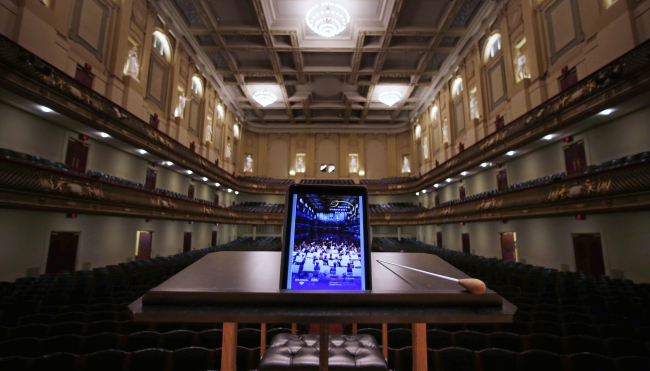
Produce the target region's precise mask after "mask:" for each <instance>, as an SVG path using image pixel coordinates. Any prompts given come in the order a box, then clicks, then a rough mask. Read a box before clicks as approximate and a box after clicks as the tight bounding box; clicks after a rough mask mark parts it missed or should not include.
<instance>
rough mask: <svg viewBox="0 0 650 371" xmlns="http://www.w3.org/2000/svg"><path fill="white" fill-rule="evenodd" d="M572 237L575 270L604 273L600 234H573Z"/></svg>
mask: <svg viewBox="0 0 650 371" xmlns="http://www.w3.org/2000/svg"><path fill="white" fill-rule="evenodd" d="M572 237H573V253H574V255H575V258H576V271H578V272H587V273H590V274H600V275H604V274H605V259H604V257H603V246H602V245H601V243H600V234H598V233H596V234H591V233H589V234H574V235H572Z"/></svg>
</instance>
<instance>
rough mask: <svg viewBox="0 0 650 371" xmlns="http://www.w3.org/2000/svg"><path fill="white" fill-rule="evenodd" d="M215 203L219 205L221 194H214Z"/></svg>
mask: <svg viewBox="0 0 650 371" xmlns="http://www.w3.org/2000/svg"><path fill="white" fill-rule="evenodd" d="M214 203H215V204H217V205H219V194H218V193H217V192H215V193H214Z"/></svg>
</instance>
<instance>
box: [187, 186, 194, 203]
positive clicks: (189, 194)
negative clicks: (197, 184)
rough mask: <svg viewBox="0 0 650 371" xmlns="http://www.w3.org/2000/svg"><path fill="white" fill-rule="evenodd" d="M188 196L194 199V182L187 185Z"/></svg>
mask: <svg viewBox="0 0 650 371" xmlns="http://www.w3.org/2000/svg"><path fill="white" fill-rule="evenodd" d="M187 197H189V198H190V200H193V199H194V184H192V183H190V185H189V186H188V187H187Z"/></svg>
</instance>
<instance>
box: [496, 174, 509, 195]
mask: <svg viewBox="0 0 650 371" xmlns="http://www.w3.org/2000/svg"><path fill="white" fill-rule="evenodd" d="M506 189H508V171H507V170H505V169H503V170H501V171H499V172H497V190H499V192H503V191H505V190H506Z"/></svg>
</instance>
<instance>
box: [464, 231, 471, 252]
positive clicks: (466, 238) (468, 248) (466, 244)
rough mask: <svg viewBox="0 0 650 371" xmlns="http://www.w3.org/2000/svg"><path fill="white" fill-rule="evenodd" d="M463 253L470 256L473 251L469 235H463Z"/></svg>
mask: <svg viewBox="0 0 650 371" xmlns="http://www.w3.org/2000/svg"><path fill="white" fill-rule="evenodd" d="M462 238H463V252H464V253H466V254H469V253H470V252H471V251H472V250H470V247H469V233H463V236H462Z"/></svg>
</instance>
